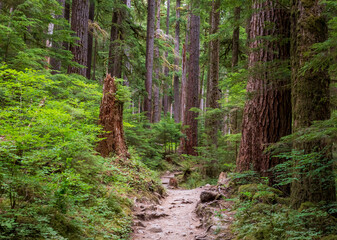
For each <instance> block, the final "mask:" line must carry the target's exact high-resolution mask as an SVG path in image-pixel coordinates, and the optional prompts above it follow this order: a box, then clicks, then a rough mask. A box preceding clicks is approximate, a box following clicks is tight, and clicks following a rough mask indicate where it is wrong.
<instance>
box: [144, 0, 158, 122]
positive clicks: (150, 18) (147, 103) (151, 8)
mask: <svg viewBox="0 0 337 240" xmlns="http://www.w3.org/2000/svg"><path fill="white" fill-rule="evenodd" d="M147 4H148V9H147V33H146V80H145V90H146V93H147V95H146V96H145V98H144V111H145V112H146V116H147V118H148V120H149V121H150V122H151V118H152V116H151V115H152V101H151V100H152V71H153V49H154V27H155V15H156V8H155V0H148V1H147Z"/></svg>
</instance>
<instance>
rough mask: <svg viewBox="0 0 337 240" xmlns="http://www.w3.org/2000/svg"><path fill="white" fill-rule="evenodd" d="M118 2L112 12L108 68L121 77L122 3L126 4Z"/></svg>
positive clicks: (113, 74) (114, 74)
mask: <svg viewBox="0 0 337 240" xmlns="http://www.w3.org/2000/svg"><path fill="white" fill-rule="evenodd" d="M118 4H119V5H117V6H115V8H114V10H113V12H112V24H111V36H110V50H109V63H108V70H109V73H110V74H111V75H112V76H114V77H118V78H121V77H122V58H123V51H122V47H121V41H122V40H123V34H122V22H123V16H124V12H123V10H122V6H121V5H122V4H124V1H122V0H119V2H118Z"/></svg>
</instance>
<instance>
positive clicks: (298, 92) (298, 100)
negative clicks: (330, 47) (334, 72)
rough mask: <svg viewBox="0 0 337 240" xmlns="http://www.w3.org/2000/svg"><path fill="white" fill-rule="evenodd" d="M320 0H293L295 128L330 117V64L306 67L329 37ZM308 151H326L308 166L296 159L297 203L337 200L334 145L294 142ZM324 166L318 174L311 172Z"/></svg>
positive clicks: (294, 201) (294, 200) (294, 192)
mask: <svg viewBox="0 0 337 240" xmlns="http://www.w3.org/2000/svg"><path fill="white" fill-rule="evenodd" d="M322 11H323V6H322V5H321V3H320V1H319V0H309V1H303V0H293V1H292V17H291V19H292V26H291V29H292V41H291V53H292V60H291V63H292V103H293V105H292V106H293V114H294V131H295V132H296V131H298V130H300V129H303V128H307V127H309V126H310V125H311V124H312V123H313V122H314V121H317V120H326V119H329V117H330V95H329V85H330V78H329V75H328V70H327V67H323V68H320V69H311V68H310V69H306V71H305V72H304V73H303V72H302V68H303V67H304V66H305V64H306V63H307V62H309V61H310V59H311V58H312V56H313V54H314V53H310V48H311V47H312V45H313V44H315V43H319V42H323V41H325V40H326V39H327V36H328V34H327V31H328V28H327V21H326V19H325V17H324V16H323V14H322ZM293 147H294V148H295V149H296V150H298V151H303V152H304V154H310V153H314V152H321V151H322V153H321V154H322V155H321V156H320V157H318V158H317V159H315V160H314V161H313V162H311V163H310V164H309V165H308V166H303V163H300V162H296V163H295V166H298V165H300V166H301V167H302V168H301V170H299V172H297V173H295V178H296V180H294V182H293V183H292V186H291V199H292V204H293V205H294V206H295V207H299V206H300V204H301V203H302V202H306V201H310V202H320V201H326V202H331V201H335V200H336V189H335V179H334V174H333V163H332V156H331V148H330V146H329V145H328V144H327V143H326V142H325V141H324V140H317V141H307V140H301V142H295V143H294V146H293ZM322 166H324V169H323V170H321V171H319V172H317V173H316V174H310V175H309V174H308V173H309V172H312V171H314V170H316V171H317V169H319V168H321V167H322Z"/></svg>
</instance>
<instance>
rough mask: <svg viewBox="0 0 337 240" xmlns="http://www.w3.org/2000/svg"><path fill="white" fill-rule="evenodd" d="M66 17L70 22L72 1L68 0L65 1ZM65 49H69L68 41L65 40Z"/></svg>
mask: <svg viewBox="0 0 337 240" xmlns="http://www.w3.org/2000/svg"><path fill="white" fill-rule="evenodd" d="M64 19H65V20H67V21H68V23H70V3H69V2H68V1H67V0H65V2H64ZM63 49H64V50H69V43H68V42H63Z"/></svg>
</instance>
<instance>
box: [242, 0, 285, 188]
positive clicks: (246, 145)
mask: <svg viewBox="0 0 337 240" xmlns="http://www.w3.org/2000/svg"><path fill="white" fill-rule="evenodd" d="M252 9H253V13H252V17H251V20H250V27H249V34H248V35H249V39H250V42H249V48H250V49H251V52H250V54H249V65H248V66H249V70H250V77H249V79H248V84H247V93H248V96H250V99H249V100H247V102H246V105H245V108H244V116H243V124H242V139H241V146H240V151H239V156H238V158H237V170H238V171H240V172H241V171H247V170H251V169H253V170H255V171H257V172H258V173H259V174H261V175H262V176H268V177H270V182H271V183H272V182H273V176H272V175H271V172H269V171H268V170H269V169H270V168H271V167H274V166H275V165H276V164H278V163H280V159H278V158H271V156H270V154H268V153H265V152H264V150H265V149H266V147H268V145H270V144H272V143H275V142H277V141H279V140H280V138H281V137H283V136H286V135H288V134H290V133H291V109H289V106H290V104H291V96H290V89H289V87H288V86H289V83H290V77H289V74H287V73H288V72H289V71H288V70H289V57H290V52H289V42H288V41H287V39H289V35H290V33H289V29H290V16H289V14H288V11H287V10H286V9H283V8H282V7H280V6H279V4H278V1H276V2H275V1H274V0H267V1H263V2H261V1H260V0H254V1H253V5H252ZM271 23H274V24H272V25H271Z"/></svg>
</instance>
